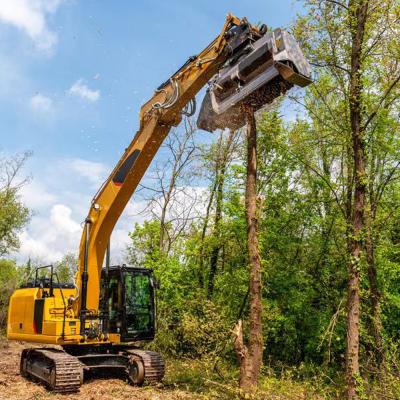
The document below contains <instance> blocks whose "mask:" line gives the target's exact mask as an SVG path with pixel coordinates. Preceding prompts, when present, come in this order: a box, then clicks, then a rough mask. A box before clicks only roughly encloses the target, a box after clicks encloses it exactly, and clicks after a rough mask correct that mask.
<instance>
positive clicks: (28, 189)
mask: <svg viewBox="0 0 400 400" xmlns="http://www.w3.org/2000/svg"><path fill="white" fill-rule="evenodd" d="M19 193H20V195H21V197H22V201H23V203H24V204H25V205H26V206H27V207H28V208H30V209H32V210H42V209H48V207H49V206H51V205H52V204H54V203H56V202H57V199H58V196H56V195H55V194H53V193H49V192H48V190H47V188H46V186H45V185H44V184H43V183H41V182H38V181H36V180H35V179H34V180H32V181H31V182H29V183H28V184H26V185H24V186H22V188H21V191H20V192H19Z"/></svg>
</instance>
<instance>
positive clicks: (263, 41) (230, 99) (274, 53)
mask: <svg viewBox="0 0 400 400" xmlns="http://www.w3.org/2000/svg"><path fill="white" fill-rule="evenodd" d="M235 29H236V31H233V32H228V33H230V36H231V37H230V38H228V48H230V49H231V56H230V57H229V59H228V60H227V62H226V63H225V65H224V66H223V67H222V68H221V69H220V70H219V72H218V73H217V74H216V75H215V76H214V77H213V78H212V80H211V81H210V86H209V88H208V90H207V93H206V96H205V98H204V100H203V103H202V105H201V110H200V114H199V117H198V120H197V126H198V127H199V128H201V129H204V130H206V131H209V132H212V131H214V130H216V129H218V128H219V129H225V128H228V129H232V130H235V129H238V128H240V127H242V126H243V125H244V123H245V118H244V114H243V107H242V106H243V105H250V106H251V107H252V108H253V110H254V111H257V110H259V109H260V108H261V107H263V106H264V105H266V104H269V103H271V102H272V101H273V100H274V99H276V98H277V97H279V96H280V95H281V94H284V93H285V92H286V91H287V90H289V89H290V88H291V87H293V86H294V85H298V86H302V87H304V86H307V85H309V84H310V83H311V68H310V65H309V63H308V62H307V60H306V59H305V58H304V56H303V53H302V51H301V49H300V47H299V45H298V44H297V42H296V40H295V39H294V37H293V36H292V35H291V34H289V33H287V32H285V31H282V30H281V29H276V30H275V31H273V32H267V31H266V29H262V30H260V35H259V36H258V37H257V36H255V35H254V33H253V34H250V33H248V34H247V32H249V30H248V29H247V25H246V24H243V25H240V26H238V27H236V28H235ZM231 43H234V45H233V46H232V44H231ZM238 43H241V44H242V45H241V46H239V45H238Z"/></svg>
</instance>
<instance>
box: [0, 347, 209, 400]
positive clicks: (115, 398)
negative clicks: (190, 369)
mask: <svg viewBox="0 0 400 400" xmlns="http://www.w3.org/2000/svg"><path fill="white" fill-rule="evenodd" d="M24 347H25V345H24V344H23V343H20V342H8V341H4V340H3V341H0V399H1V400H44V399H48V400H78V399H85V400H86V399H87V400H98V399H102V400H111V399H112V400H122V399H130V400H131V399H132V400H136V399H138V400H139V399H140V400H172V399H173V400H179V399H182V400H187V399H191V400H193V399H200V398H203V397H202V396H195V395H194V394H193V393H188V392H185V391H182V390H180V389H176V388H171V387H168V386H166V385H162V384H160V385H159V386H158V387H143V388H135V387H133V386H131V385H129V384H128V383H127V382H124V381H123V380H119V379H98V378H97V379H92V380H89V381H86V382H85V383H84V384H83V386H82V387H81V390H80V392H79V393H76V394H72V395H60V394H54V393H51V392H49V391H47V390H46V388H45V387H43V386H41V385H39V384H37V383H34V382H30V381H28V380H26V379H24V378H22V377H21V376H20V374H19V357H20V354H21V351H22V349H23V348H24ZM167 367H168V366H167Z"/></svg>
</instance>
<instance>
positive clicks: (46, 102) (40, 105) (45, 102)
mask: <svg viewBox="0 0 400 400" xmlns="http://www.w3.org/2000/svg"><path fill="white" fill-rule="evenodd" d="M30 103H31V107H32V108H33V109H34V110H35V111H40V112H47V111H50V109H51V107H52V105H53V100H51V98H50V97H47V96H44V95H43V94H40V93H37V94H35V95H34V96H33V97H31V100H30Z"/></svg>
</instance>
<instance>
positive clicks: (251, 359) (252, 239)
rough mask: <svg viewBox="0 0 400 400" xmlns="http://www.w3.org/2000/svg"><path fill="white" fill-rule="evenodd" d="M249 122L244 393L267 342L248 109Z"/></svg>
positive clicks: (240, 346)
mask: <svg viewBox="0 0 400 400" xmlns="http://www.w3.org/2000/svg"><path fill="white" fill-rule="evenodd" d="M245 112H246V119H247V179H246V220H247V246H248V255H249V267H250V279H249V292H250V321H249V322H250V323H249V325H250V331H249V340H248V345H247V346H246V345H245V344H244V342H243V332H242V322H241V321H239V322H238V324H237V326H236V328H235V332H234V333H235V336H236V338H235V350H236V353H237V356H238V359H239V362H240V380H239V385H240V388H241V389H242V390H243V392H245V393H247V392H251V391H254V390H255V389H256V387H257V382H258V377H259V374H260V369H261V363H262V354H263V340H262V320H261V313H262V297H261V296H262V293H261V260H260V254H259V246H258V234H257V229H258V220H257V209H256V200H257V192H256V183H257V131H256V122H255V119H254V112H253V110H252V108H251V107H249V106H248V107H246V109H245Z"/></svg>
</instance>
